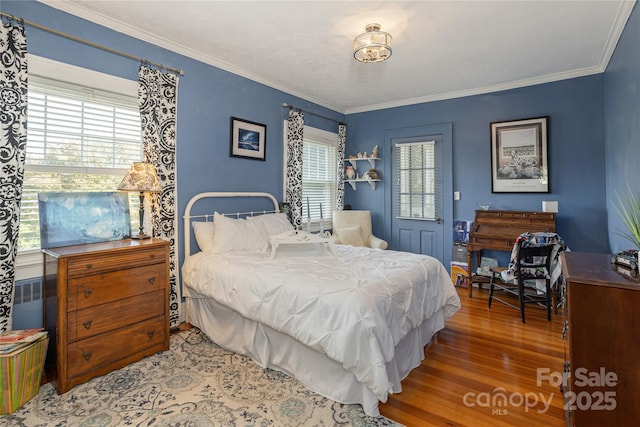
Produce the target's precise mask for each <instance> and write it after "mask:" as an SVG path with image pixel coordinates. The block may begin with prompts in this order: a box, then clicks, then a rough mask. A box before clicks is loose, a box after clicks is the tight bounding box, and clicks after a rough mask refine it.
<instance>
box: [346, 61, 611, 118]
mask: <svg viewBox="0 0 640 427" xmlns="http://www.w3.org/2000/svg"><path fill="white" fill-rule="evenodd" d="M601 72H602V70H601V66H596V67H588V68H582V69H580V70H572V71H570V72H564V73H555V74H547V75H545V76H540V77H534V78H531V79H523V80H514V81H511V82H505V83H500V84H497V85H491V86H484V87H478V88H473V89H469V90H462V91H456V92H445V93H440V94H436V95H429V96H423V97H418V98H411V99H401V100H398V101H391V102H385V103H382V104H373V105H367V106H362V107H355V108H348V109H347V110H346V111H345V113H344V114H345V115H346V114H356V113H365V112H367V111H375V110H383V109H386V108H394V107H405V106H407V105H415V104H422V103H426V102H434V101H444V100H447V99H455V98H463V97H465V96H473V95H484V94H487V93H492V92H500V91H503V90H510V89H517V88H521V87H527V86H534V85H538V84H544V83H552V82H556V81H560V80H567V79H572V78H575V77H584V76H589V75H592V74H599V73H601Z"/></svg>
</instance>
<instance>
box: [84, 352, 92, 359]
mask: <svg viewBox="0 0 640 427" xmlns="http://www.w3.org/2000/svg"><path fill="white" fill-rule="evenodd" d="M82 357H84V360H86V361H89V359H91V352H90V351H88V352H86V353H85V352H84V351H83V352H82Z"/></svg>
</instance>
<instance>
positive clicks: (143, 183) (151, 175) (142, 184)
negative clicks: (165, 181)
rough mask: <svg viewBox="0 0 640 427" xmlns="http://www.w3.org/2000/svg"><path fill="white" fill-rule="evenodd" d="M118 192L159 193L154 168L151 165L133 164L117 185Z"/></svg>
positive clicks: (158, 183)
mask: <svg viewBox="0 0 640 427" xmlns="http://www.w3.org/2000/svg"><path fill="white" fill-rule="evenodd" d="M118 190H120V191H140V192H147V193H160V192H161V191H162V187H161V186H160V180H159V179H158V173H157V172H156V168H155V166H153V165H152V164H151V163H145V162H134V163H133V164H132V165H131V168H130V169H129V171H128V172H127V174H126V175H125V176H124V178H123V179H122V182H121V183H120V185H118Z"/></svg>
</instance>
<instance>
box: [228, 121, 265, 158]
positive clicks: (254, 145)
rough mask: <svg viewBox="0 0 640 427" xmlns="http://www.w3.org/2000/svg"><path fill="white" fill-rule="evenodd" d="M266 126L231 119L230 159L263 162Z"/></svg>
mask: <svg viewBox="0 0 640 427" xmlns="http://www.w3.org/2000/svg"><path fill="white" fill-rule="evenodd" d="M266 145H267V125H263V124H260V123H256V122H251V121H249V120H243V119H239V118H237V117H231V148H230V150H229V155H230V156H231V157H244V158H246V159H254V160H265V159H266V153H267V152H266V150H265V148H266Z"/></svg>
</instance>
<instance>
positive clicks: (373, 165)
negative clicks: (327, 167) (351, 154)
mask: <svg viewBox="0 0 640 427" xmlns="http://www.w3.org/2000/svg"><path fill="white" fill-rule="evenodd" d="M362 160H368V161H369V164H370V165H371V169H375V168H376V160H380V157H357V158H355V159H344V161H345V162H349V163H351V166H353V167H354V169H358V166H356V164H357V163H358V161H362Z"/></svg>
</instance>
